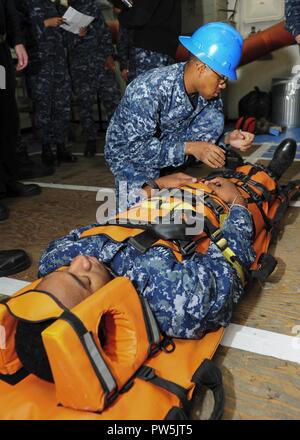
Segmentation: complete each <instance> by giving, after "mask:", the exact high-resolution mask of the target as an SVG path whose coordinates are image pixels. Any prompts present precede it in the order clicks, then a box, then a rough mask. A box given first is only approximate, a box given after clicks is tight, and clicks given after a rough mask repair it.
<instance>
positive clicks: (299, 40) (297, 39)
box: [295, 34, 300, 44]
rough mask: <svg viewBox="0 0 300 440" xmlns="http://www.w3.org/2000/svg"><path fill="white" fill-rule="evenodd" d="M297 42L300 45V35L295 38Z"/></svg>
mask: <svg viewBox="0 0 300 440" xmlns="http://www.w3.org/2000/svg"><path fill="white" fill-rule="evenodd" d="M295 40H296V41H297V43H298V44H300V34H299V35H297V36H296V37H295Z"/></svg>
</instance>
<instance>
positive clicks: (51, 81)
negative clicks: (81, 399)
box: [17, 0, 71, 144]
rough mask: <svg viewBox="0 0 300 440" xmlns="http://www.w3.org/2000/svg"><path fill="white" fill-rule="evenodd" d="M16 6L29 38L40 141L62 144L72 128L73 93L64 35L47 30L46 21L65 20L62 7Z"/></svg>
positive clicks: (45, 3)
mask: <svg viewBox="0 0 300 440" xmlns="http://www.w3.org/2000/svg"><path fill="white" fill-rule="evenodd" d="M17 6H18V10H19V12H20V16H21V21H22V23H23V27H24V29H25V34H26V36H27V38H28V44H26V46H27V49H28V54H29V66H28V68H27V69H26V74H27V78H28V85H29V88H30V92H31V98H32V100H33V105H34V111H35V123H36V127H37V129H38V137H39V140H40V141H41V143H42V144H63V143H64V142H65V139H66V137H67V134H68V128H69V121H70V93H71V85H70V78H69V74H68V67H67V60H66V51H65V45H64V36H63V33H64V32H65V31H63V30H62V29H60V28H59V27H56V28H54V27H50V28H45V26H44V20H46V19H48V18H52V17H58V16H62V13H63V11H62V8H61V5H60V3H59V2H52V1H51V0H22V1H21V0H18V3H17Z"/></svg>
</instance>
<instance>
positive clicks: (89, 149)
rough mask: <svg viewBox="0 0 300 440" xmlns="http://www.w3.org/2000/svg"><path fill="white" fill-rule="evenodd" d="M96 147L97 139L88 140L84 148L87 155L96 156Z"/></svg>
mask: <svg viewBox="0 0 300 440" xmlns="http://www.w3.org/2000/svg"><path fill="white" fill-rule="evenodd" d="M96 147H97V144H96V141H94V140H90V141H87V143H86V147H85V150H84V155H85V157H94V156H95V154H96Z"/></svg>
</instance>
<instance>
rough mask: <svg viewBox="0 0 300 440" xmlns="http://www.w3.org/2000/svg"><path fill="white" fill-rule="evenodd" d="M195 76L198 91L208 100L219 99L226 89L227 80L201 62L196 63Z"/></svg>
mask: <svg viewBox="0 0 300 440" xmlns="http://www.w3.org/2000/svg"><path fill="white" fill-rule="evenodd" d="M195 76H196V78H195V84H196V87H197V91H198V93H199V94H200V95H201V96H203V98H205V99H207V100H209V99H214V98H217V97H218V96H219V95H220V93H221V92H222V90H225V89H226V86H227V78H226V77H225V76H223V75H221V74H219V73H218V72H216V71H214V70H212V69H211V68H210V67H208V66H206V65H205V64H203V63H201V62H199V63H198V62H196V63H195Z"/></svg>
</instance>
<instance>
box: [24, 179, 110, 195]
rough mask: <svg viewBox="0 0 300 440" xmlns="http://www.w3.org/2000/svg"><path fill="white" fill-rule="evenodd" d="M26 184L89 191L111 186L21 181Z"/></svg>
mask: <svg viewBox="0 0 300 440" xmlns="http://www.w3.org/2000/svg"><path fill="white" fill-rule="evenodd" d="M23 183H26V184H29V183H34V184H36V185H39V186H40V187H41V188H52V189H69V190H73V191H90V192H98V191H99V190H100V189H101V190H105V191H106V190H112V188H103V187H101V186H81V185H64V184H61V183H48V182H31V181H26V182H23Z"/></svg>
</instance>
